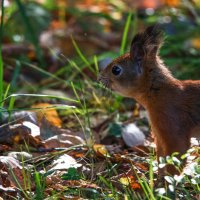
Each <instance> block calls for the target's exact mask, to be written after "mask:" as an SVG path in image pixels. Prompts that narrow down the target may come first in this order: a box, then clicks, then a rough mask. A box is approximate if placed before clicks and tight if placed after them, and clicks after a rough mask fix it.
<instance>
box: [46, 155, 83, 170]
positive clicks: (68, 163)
mask: <svg viewBox="0 0 200 200" xmlns="http://www.w3.org/2000/svg"><path fill="white" fill-rule="evenodd" d="M81 166H82V164H80V163H77V161H76V160H75V159H74V158H72V157H71V156H69V155H67V154H64V155H61V156H59V157H58V158H57V159H55V160H54V161H53V162H52V164H51V165H50V166H49V167H48V169H49V171H55V170H67V169H68V168H70V167H74V168H78V167H81Z"/></svg>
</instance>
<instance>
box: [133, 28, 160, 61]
mask: <svg viewBox="0 0 200 200" xmlns="http://www.w3.org/2000/svg"><path fill="white" fill-rule="evenodd" d="M162 42H163V31H162V30H161V29H160V28H159V26H158V25H154V26H150V27H148V28H147V29H146V30H145V31H144V32H143V33H138V34H137V35H136V36H135V37H134V38H133V40H132V43H131V49H130V56H131V59H135V58H137V59H142V58H143V57H144V56H148V55H150V56H156V55H157V54H158V50H159V48H160V46H161V44H162Z"/></svg>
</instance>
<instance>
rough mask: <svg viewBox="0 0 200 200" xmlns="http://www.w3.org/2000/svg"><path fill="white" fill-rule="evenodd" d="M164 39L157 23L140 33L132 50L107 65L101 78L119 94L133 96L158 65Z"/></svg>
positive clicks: (133, 42)
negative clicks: (158, 56) (148, 74)
mask: <svg viewBox="0 0 200 200" xmlns="http://www.w3.org/2000/svg"><path fill="white" fill-rule="evenodd" d="M162 41H163V32H162V31H161V30H160V29H159V27H158V26H157V25H155V26H150V27H148V28H147V29H146V30H145V31H144V32H142V33H138V34H137V35H136V36H135V37H134V38H133V40H132V43H131V48H130V52H129V53H127V54H125V55H122V56H120V57H118V58H116V59H115V60H113V61H112V62H111V63H110V64H109V65H108V66H107V67H105V68H104V69H103V70H102V71H101V72H100V75H99V80H100V81H101V82H102V84H103V85H105V86H106V87H108V88H110V89H112V90H114V91H116V92H118V93H119V94H121V95H123V96H126V97H133V93H135V92H137V90H139V88H141V87H144V85H143V84H144V81H145V76H146V75H145V74H147V73H148V70H149V71H150V69H152V68H153V67H154V68H155V66H156V65H157V61H156V57H157V55H158V51H159V48H160V46H161V44H162ZM142 85H143V86H142Z"/></svg>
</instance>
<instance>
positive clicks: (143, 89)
mask: <svg viewBox="0 0 200 200" xmlns="http://www.w3.org/2000/svg"><path fill="white" fill-rule="evenodd" d="M161 43H162V32H161V31H160V30H159V29H158V27H157V26H153V27H149V28H147V29H146V30H145V32H143V33H140V34H137V35H136V36H135V37H134V39H133V41H132V44H131V50H130V53H127V54H125V55H123V56H121V57H119V58H117V59H115V60H114V61H113V62H112V63H111V64H109V65H108V66H107V67H106V68H105V69H104V70H103V71H102V72H101V73H100V76H99V79H100V81H101V82H102V83H103V84H104V85H105V86H106V87H108V88H111V89H112V90H114V91H116V92H118V93H120V94H122V95H123V96H127V97H131V98H134V99H136V100H137V101H138V102H139V103H141V104H142V105H143V106H144V107H145V108H146V110H147V111H148V114H149V117H150V123H151V129H152V132H153V135H154V136H155V142H156V145H157V156H158V157H160V156H167V155H171V154H172V153H173V152H179V153H180V155H181V154H183V153H185V152H186V151H187V149H188V148H189V147H190V138H191V137H192V136H193V135H194V136H198V137H199V136H200V81H192V80H187V81H180V80H177V79H175V78H174V77H173V76H172V75H171V73H170V72H169V70H168V69H167V68H166V67H165V66H164V64H163V62H162V60H161V59H160V58H159V56H158V52H159V48H160V46H161ZM114 66H115V67H116V66H117V67H119V68H120V69H121V71H122V72H121V73H120V74H119V75H114V74H113V72H112V70H113V67H114ZM167 170H168V172H170V173H172V174H174V173H176V170H175V169H174V168H173V167H170V166H169V167H168V169H167Z"/></svg>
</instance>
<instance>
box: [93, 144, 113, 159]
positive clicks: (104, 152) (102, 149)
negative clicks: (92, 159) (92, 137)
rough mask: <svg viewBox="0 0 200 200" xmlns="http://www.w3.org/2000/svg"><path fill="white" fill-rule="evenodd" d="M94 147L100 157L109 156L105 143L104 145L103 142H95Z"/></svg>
mask: <svg viewBox="0 0 200 200" xmlns="http://www.w3.org/2000/svg"><path fill="white" fill-rule="evenodd" d="M93 149H94V151H95V152H96V154H97V155H98V156H100V157H107V156H108V155H109V154H108V151H107V149H106V147H105V145H102V144H94V145H93Z"/></svg>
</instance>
